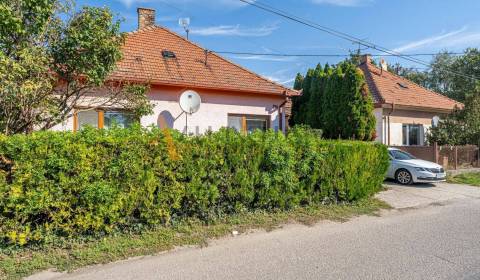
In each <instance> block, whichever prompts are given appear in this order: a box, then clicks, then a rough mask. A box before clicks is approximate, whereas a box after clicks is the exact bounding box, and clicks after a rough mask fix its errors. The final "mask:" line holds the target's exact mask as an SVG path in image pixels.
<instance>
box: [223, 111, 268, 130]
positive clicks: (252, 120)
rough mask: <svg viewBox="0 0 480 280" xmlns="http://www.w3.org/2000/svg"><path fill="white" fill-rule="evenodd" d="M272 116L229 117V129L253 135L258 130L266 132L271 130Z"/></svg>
mask: <svg viewBox="0 0 480 280" xmlns="http://www.w3.org/2000/svg"><path fill="white" fill-rule="evenodd" d="M269 120H270V116H257V115H237V114H231V115H228V127H230V128H233V129H235V130H237V131H238V132H243V133H252V132H254V131H255V130H257V129H260V130H262V131H266V130H267V129H268V128H269Z"/></svg>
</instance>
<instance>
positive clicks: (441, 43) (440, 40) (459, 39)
mask: <svg viewBox="0 0 480 280" xmlns="http://www.w3.org/2000/svg"><path fill="white" fill-rule="evenodd" d="M478 44H480V32H472V31H469V30H468V27H467V26H464V27H462V28H460V29H457V30H454V31H451V32H447V33H443V34H440V35H435V36H430V37H427V38H423V39H420V40H417V41H413V42H410V43H407V44H404V45H402V46H400V47H397V48H395V49H394V51H396V52H407V51H413V50H442V49H446V48H466V47H474V46H477V45H478Z"/></svg>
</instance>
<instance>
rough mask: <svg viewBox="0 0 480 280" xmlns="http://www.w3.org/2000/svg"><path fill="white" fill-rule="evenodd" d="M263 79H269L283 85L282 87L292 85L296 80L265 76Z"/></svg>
mask: <svg viewBox="0 0 480 280" xmlns="http://www.w3.org/2000/svg"><path fill="white" fill-rule="evenodd" d="M263 77H264V78H266V79H269V80H270V81H272V82H275V83H277V84H281V85H289V84H291V83H293V82H294V81H295V78H280V77H276V76H268V75H266V76H263Z"/></svg>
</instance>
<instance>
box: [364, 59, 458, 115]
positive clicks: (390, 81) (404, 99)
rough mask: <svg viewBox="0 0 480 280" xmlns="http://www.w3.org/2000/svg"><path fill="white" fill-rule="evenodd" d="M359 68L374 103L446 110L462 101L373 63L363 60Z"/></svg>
mask: <svg viewBox="0 0 480 280" xmlns="http://www.w3.org/2000/svg"><path fill="white" fill-rule="evenodd" d="M360 69H361V70H362V71H363V73H364V75H365V79H366V81H367V84H368V87H369V89H370V92H371V94H372V96H373V99H374V101H375V104H377V105H381V104H394V105H403V106H406V107H413V108H425V109H430V110H439V111H447V110H452V109H454V108H455V106H459V107H463V104H462V103H459V102H457V101H455V100H452V99H450V98H448V97H446V96H444V95H441V94H439V93H436V92H434V91H431V90H428V89H426V88H424V87H422V86H420V85H418V84H416V83H414V82H412V81H409V80H407V79H405V78H402V77H400V76H397V75H395V74H393V73H390V72H388V71H383V72H382V70H381V69H380V68H378V67H376V66H375V65H373V64H371V63H368V62H364V63H362V64H361V65H360Z"/></svg>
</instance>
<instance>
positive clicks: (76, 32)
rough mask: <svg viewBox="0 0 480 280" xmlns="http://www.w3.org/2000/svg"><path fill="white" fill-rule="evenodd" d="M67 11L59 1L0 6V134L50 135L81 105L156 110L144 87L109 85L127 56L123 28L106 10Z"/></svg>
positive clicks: (18, 0) (23, 0)
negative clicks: (39, 131)
mask: <svg viewBox="0 0 480 280" xmlns="http://www.w3.org/2000/svg"><path fill="white" fill-rule="evenodd" d="M70 10H71V8H70V7H69V6H67V5H66V4H65V2H59V1H56V0H7V1H5V2H2V3H0V20H2V25H1V26H0V132H3V133H5V134H14V133H29V132H32V131H33V130H34V129H49V128H51V127H53V126H55V125H56V124H58V123H61V122H63V121H64V120H66V119H67V118H68V117H69V116H71V114H72V113H73V109H74V108H76V107H78V106H79V105H81V106H84V107H88V108H97V107H106V106H112V105H115V106H116V107H118V106H121V107H123V108H125V109H129V110H132V111H133V112H134V113H136V114H137V115H139V116H140V115H144V114H147V113H149V112H150V111H151V109H152V107H151V104H150V103H149V102H148V99H147V97H146V95H145V93H146V90H147V87H146V86H145V85H133V84H129V83H126V82H123V81H115V82H113V81H108V77H109V74H110V73H111V72H112V71H113V70H114V69H115V66H116V63H117V62H118V61H119V60H120V59H121V57H122V54H121V46H122V44H123V42H124V36H123V34H121V33H120V31H119V30H120V22H119V21H118V20H114V18H113V15H112V13H111V12H110V10H109V9H107V8H93V7H83V8H82V9H80V10H79V11H77V12H74V13H73V15H71V16H68V13H69V12H70ZM64 18H67V19H66V20H63V19H64ZM100 91H101V92H102V93H103V95H101V97H98V96H99V95H98V94H97V95H96V94H95V92H100Z"/></svg>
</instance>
